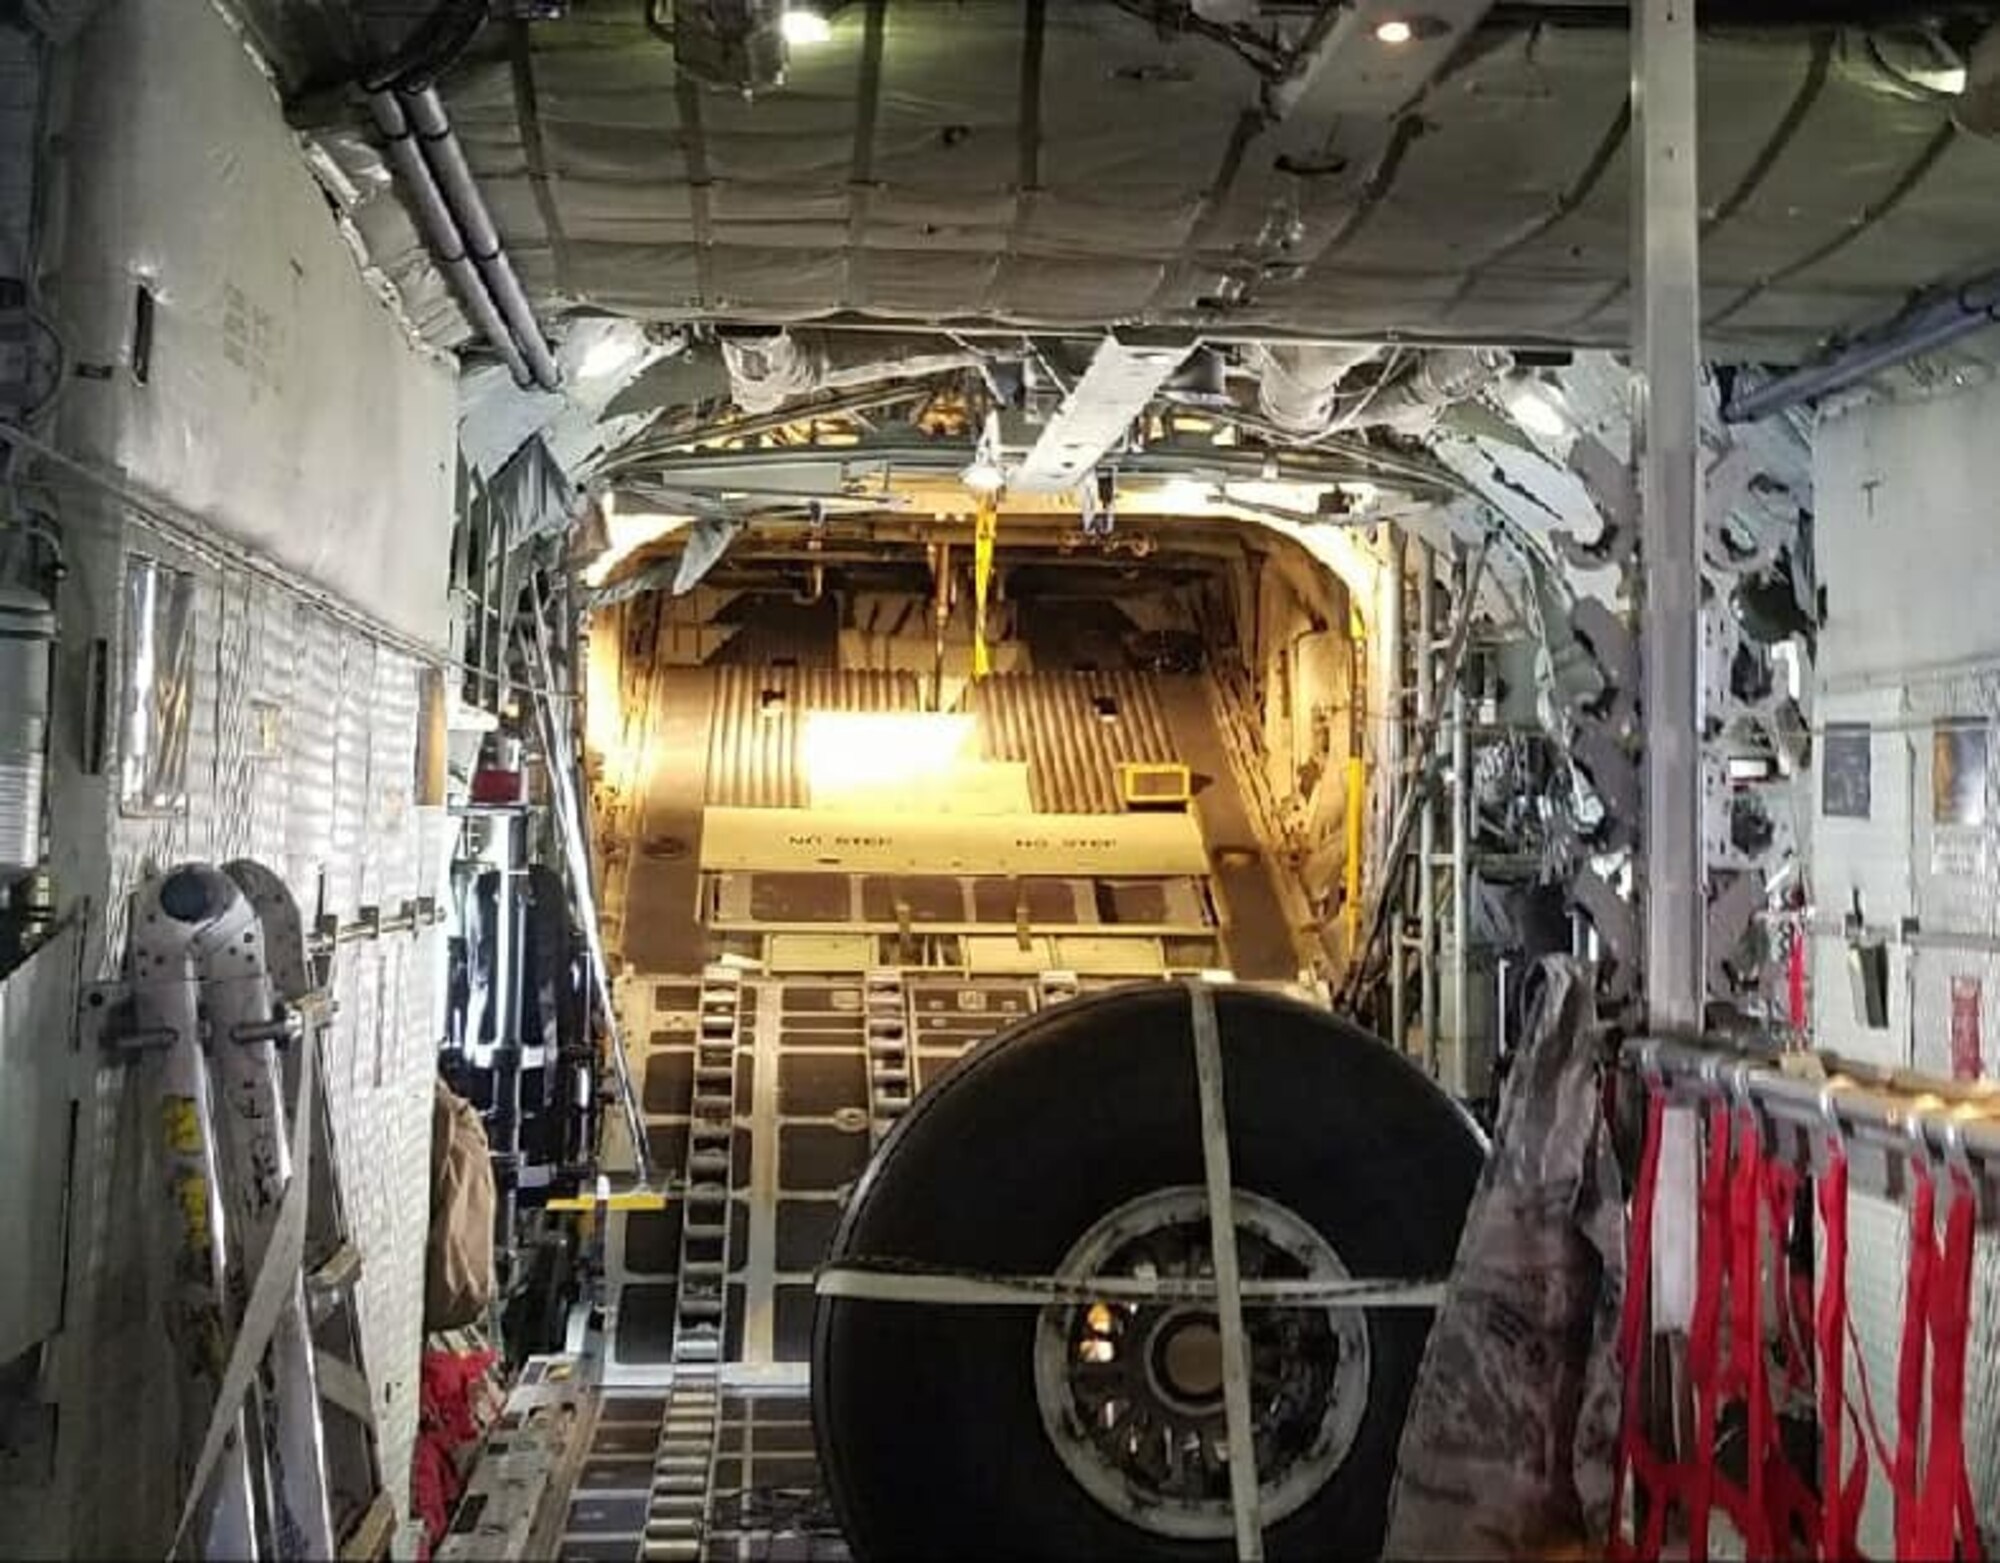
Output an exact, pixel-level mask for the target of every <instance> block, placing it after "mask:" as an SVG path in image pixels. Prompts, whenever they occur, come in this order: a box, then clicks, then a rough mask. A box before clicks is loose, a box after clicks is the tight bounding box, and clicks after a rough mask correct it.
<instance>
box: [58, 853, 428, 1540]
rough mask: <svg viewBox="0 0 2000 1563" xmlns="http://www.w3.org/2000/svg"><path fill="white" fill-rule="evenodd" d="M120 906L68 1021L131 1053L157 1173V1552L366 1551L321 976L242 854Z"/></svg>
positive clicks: (371, 1467)
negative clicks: (162, 1533)
mask: <svg viewBox="0 0 2000 1563" xmlns="http://www.w3.org/2000/svg"><path fill="white" fill-rule="evenodd" d="M132 906H133V915H132V929H133V932H132V934H131V936H130V941H129V945H128V948H127V951H126V957H125V976H124V978H123V980H122V981H119V982H112V983H100V984H96V985H94V986H93V987H92V988H91V989H89V990H88V991H87V992H86V994H85V1004H84V1009H83V1022H84V1032H83V1034H84V1036H85V1037H86V1038H88V1039H91V1040H94V1041H95V1043H97V1044H98V1045H101V1046H104V1047H108V1048H112V1049H115V1050H116V1051H117V1052H119V1053H121V1054H123V1055H125V1056H127V1057H129V1058H131V1059H133V1060H135V1061H136V1062H137V1063H138V1064H139V1066H140V1067H141V1069H142V1071H143V1073H142V1080H141V1085H140V1089H141V1090H142V1091H144V1092H146V1093H147V1094H149V1095H151V1096H153V1097H154V1098H155V1099H156V1100H155V1103H154V1106H155V1110H156V1112H157V1115H158V1120H159V1125H160V1128H159V1130H158V1131H157V1132H159V1133H160V1134H161V1140H160V1142H159V1153H160V1154H161V1156H162V1158H163V1161H164V1164H165V1165H166V1166H167V1167H168V1169H169V1170H170V1173H171V1177H170V1179H169V1180H168V1181H167V1199H166V1202H165V1210H164V1211H163V1212H162V1214H163V1215H164V1216H165V1218H166V1220H167V1221H168V1222H169V1225H170V1231H171V1233H172V1236H171V1237H170V1238H169V1239H168V1240H167V1241H166V1242H165V1243H163V1245H162V1247H163V1249H167V1250H170V1257H165V1256H163V1259H164V1262H165V1263H167V1264H169V1265H170V1266H171V1279H170V1280H169V1281H167V1283H166V1284H168V1285H170V1286H171V1287H172V1288H173V1298H174V1312H173V1314H172V1318H171V1322H170V1325H169V1329H170V1331H171V1332H172V1334H173V1339H174V1345H175V1361H176V1366H177V1369H178V1371H179V1372H180V1374H181V1380H182V1396H183V1403H182V1405H181V1408H180V1410H181V1418H182V1426H181V1434H182V1444H181V1447H180V1449H179V1451H178V1458H179V1460H180V1461H181V1462H182V1463H183V1466H184V1471H183V1486H184V1502H183V1508H182V1512H181V1520H180V1524H179V1527H178V1530H177V1533H176V1537H175V1542H174V1545H173V1546H172V1548H170V1550H171V1551H172V1552H173V1553H174V1555H176V1556H195V1557H229V1558H245V1559H253V1560H255V1559H267V1558H280V1557H299V1556H310V1557H321V1556H334V1555H338V1556H341V1557H345V1558H378V1557H382V1556H385V1555H386V1553H387V1550H388V1546H389V1542H390V1540H391V1535H392V1532H393V1530H394V1528H395V1513H394V1508H393V1506H392V1504H391V1503H390V1500H389V1498H388V1495H387V1493H386V1491H385V1490H384V1484H383V1481H382V1471H381V1463H380V1452H379V1446H378V1443H377V1435H376V1425H375V1416H374V1397H373V1394H372V1393H371V1391H370V1381H369V1378H368V1374H367V1369H366V1364H365V1363H364V1361H363V1360H362V1354H361V1329H360V1317H359V1310H358V1308H357V1306H356V1297H355V1293H354V1287H355V1283H356V1282H357V1281H358V1280H359V1278H360V1273H361V1256H360V1252H359V1249H358V1248H357V1247H356V1245H355V1243H354V1242H353V1240H352V1237H351V1233H350V1229H349V1226H348V1221H347V1214H346V1211H345V1209H344V1206H343V1203H342V1199H341V1192H340V1186H339V1163H338V1158H337V1157H336V1155H335V1146H334V1128H333V1121H332V1117H331V1114H330V1112H329V1109H328V1104H327V1100H326V1096H325V1093H324V1092H323V1091H319V1090H312V1089H309V1082H308V1080H307V1079H306V1074H307V1072H310V1073H311V1074H312V1075H313V1076H321V1075H323V1074H324V1070H323V1068H322V1067H320V1066H321V1064H322V1063H323V1058H322V1052H323V1049H322V1033H323V1032H324V1031H325V1030H326V1028H327V1025H328V1023H329V1021H330V1019H331V1016H332V1013H333V1010H332V1005H331V1003H330V1001H329V1000H328V998H327V977H326V973H325V972H324V971H322V970H319V969H317V968H316V966H315V963H314V961H313V960H312V959H311V957H310V955H309V952H308V949H307V944H306V938H305V932H304V929H303V926H302V923H301V920H300V917H299V912H298V906H297V904H296V902H295V901H294V900H293V899H292V896H291V894H290V892H289V890H288V889H287V888H286V886H285V884H284V881H283V880H282V879H280V878H279V877H278V876H277V875H276V874H275V873H273V872H272V871H271V870H269V869H267V868H265V867H263V866H262V865H261V864H258V863H254V862H250V861H247V860H239V861H237V862H232V863H229V864H226V865H225V866H224V867H223V868H221V869H217V868H214V867H212V866H209V865H206V864H183V865H181V866H180V867H178V868H176V869H174V870H173V871H172V872H170V873H168V874H165V875H160V876H156V877H154V878H152V879H149V880H147V881H146V882H145V883H144V884H142V885H141V886H140V887H139V889H137V890H136V891H134V892H133V896H132ZM308 1099H309V1100H308ZM301 1108H303V1109H304V1110H305V1111H306V1112H307V1113H308V1114H309V1116H307V1117H306V1118H305V1119H303V1120H301V1119H300V1117H299V1112H300V1110H301ZM301 1180H303V1182H302V1181H301Z"/></svg>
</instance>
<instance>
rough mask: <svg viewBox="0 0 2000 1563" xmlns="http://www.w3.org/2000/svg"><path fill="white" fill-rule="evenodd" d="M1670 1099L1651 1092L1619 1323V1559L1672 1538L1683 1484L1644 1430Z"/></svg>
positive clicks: (1614, 1524) (1650, 1551)
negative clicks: (1630, 1527)
mask: <svg viewBox="0 0 2000 1563" xmlns="http://www.w3.org/2000/svg"><path fill="white" fill-rule="evenodd" d="M1666 1109H1667V1102H1666V1097H1665V1096H1664V1095H1663V1094H1662V1093H1661V1092H1659V1091H1657V1090H1649V1091H1648V1092H1647V1097H1646V1132H1645V1138H1644V1140H1643V1141H1642V1142H1641V1146H1640V1150H1639V1169H1638V1176H1637V1178H1636V1180H1635V1181H1634V1184H1633V1188H1632V1218H1631V1227H1630V1229H1629V1231H1628V1232H1627V1234H1626V1271H1625V1313H1624V1317H1623V1318H1622V1319H1621V1320H1620V1321H1619V1329H1618V1356H1619V1360H1620V1362H1621V1364H1622V1365H1623V1367H1624V1370H1625V1405H1624V1408H1623V1411H1622V1414H1621V1416H1620V1419H1619V1420H1620V1426H1619V1430H1618V1450H1617V1456H1616V1459H1615V1460H1614V1462H1613V1465H1612V1477H1611V1536H1610V1540H1609V1542H1608V1544H1607V1548H1606V1550H1607V1552H1608V1553H1609V1554H1610V1556H1612V1557H1614V1558H1618V1559H1627V1560H1630V1559H1653V1558H1657V1557H1659V1555H1660V1548H1661V1544H1662V1543H1663V1542H1664V1540H1665V1538H1666V1523H1667V1509H1668V1507H1669V1506H1670V1504H1671V1503H1672V1501H1673V1497H1674V1493H1675V1489H1676V1487H1677V1485H1678V1480H1677V1478H1678V1473H1677V1472H1676V1471H1675V1469H1674V1467H1672V1466H1671V1465H1669V1464H1668V1463H1667V1462H1666V1461H1663V1460H1662V1459H1660V1457H1659V1455H1658V1453H1657V1452H1656V1451H1655V1450H1654V1449H1653V1447H1652V1443H1651V1441H1650V1440H1649V1439H1648V1438H1647V1437H1646V1435H1645V1431H1644V1407H1643V1406H1642V1405H1641V1403H1640V1396H1641V1390H1642V1388H1643V1383H1644V1368H1645V1356H1646V1340H1647V1330H1646V1326H1647V1322H1648V1321H1647V1311H1648V1300H1649V1294H1650V1292H1651V1290H1652V1273H1653V1268H1652V1267H1653V1208H1654V1203H1655V1200H1656V1198H1657V1196H1658V1192H1659V1183H1660V1136H1661V1133H1662V1131H1663V1128H1664V1126H1665V1123H1666ZM1628 1480H1629V1482H1630V1484H1631V1487H1632V1490H1633V1495H1634V1499H1635V1502H1636V1501H1637V1499H1638V1496H1639V1495H1640V1494H1641V1493H1643V1494H1644V1497H1645V1511H1646V1520H1645V1529H1644V1531H1643V1532H1642V1534H1641V1535H1640V1538H1639V1541H1638V1544H1637V1545H1636V1546H1633V1545H1631V1544H1628V1543H1627V1542H1626V1540H1625V1492H1626V1486H1627V1482H1628Z"/></svg>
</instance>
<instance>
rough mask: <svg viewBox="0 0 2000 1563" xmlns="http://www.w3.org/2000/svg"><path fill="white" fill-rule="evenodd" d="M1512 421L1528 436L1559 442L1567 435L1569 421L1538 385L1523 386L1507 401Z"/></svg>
mask: <svg viewBox="0 0 2000 1563" xmlns="http://www.w3.org/2000/svg"><path fill="white" fill-rule="evenodd" d="M1507 410H1508V411H1509V412H1511V413H1512V414H1513V415H1514V421H1515V422H1516V423H1518V424H1519V425H1520V426H1521V427H1522V428H1523V429H1525V430H1526V431H1527V432H1528V433H1530V434H1539V435H1540V436H1541V437H1542V438H1543V439H1546V440H1559V439H1561V438H1562V437H1563V436H1564V435H1565V434H1567V433H1569V419H1568V417H1567V416H1565V415H1564V413H1563V410H1562V409H1561V408H1560V407H1558V406H1557V405H1556V404H1555V400H1554V398H1553V397H1551V396H1550V395H1549V393H1548V392H1547V391H1546V390H1544V389H1543V388H1542V387H1541V386H1539V385H1524V386H1521V387H1520V388H1519V389H1517V390H1516V391H1515V392H1514V394H1513V395H1512V396H1511V397H1509V398H1508V400H1507Z"/></svg>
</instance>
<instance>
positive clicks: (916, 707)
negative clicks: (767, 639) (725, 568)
mask: <svg viewBox="0 0 2000 1563" xmlns="http://www.w3.org/2000/svg"><path fill="white" fill-rule="evenodd" d="M715 677H716V696H715V723H714V726H713V727H712V728H711V729H710V737H709V750H708V802H709V803H710V804H711V805H713V806H716V807H724V808H741V809H797V808H804V807H805V806H806V803H807V801H808V800H807V792H806V778H805V768H804V765H803V762H802V759H801V755H800V747H799V738H800V734H801V732H802V730H803V726H804V718H805V716H806V714H807V713H808V712H811V711H920V710H922V709H923V685H922V682H921V681H920V680H919V679H918V678H917V677H916V675H915V674H911V673H891V672H882V671H877V670H874V669H862V668H794V667H777V668H774V667H718V668H717V669H716V670H715ZM767 691H775V692H778V693H781V694H782V695H783V696H784V699H783V701H782V702H781V703H779V704H777V705H775V706H774V707H773V713H774V714H771V715H766V714H765V708H764V695H765V693H766V692H767Z"/></svg>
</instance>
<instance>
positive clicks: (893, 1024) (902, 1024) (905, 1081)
mask: <svg viewBox="0 0 2000 1563" xmlns="http://www.w3.org/2000/svg"><path fill="white" fill-rule="evenodd" d="M862 1004H863V1009H862V1013H863V1019H864V1023H865V1025H866V1026H867V1039H868V1143H869V1144H870V1145H871V1146H875V1145H880V1144H881V1143H882V1140H883V1137H884V1136H885V1135H887V1134H888V1132H889V1131H890V1130H891V1129H893V1128H894V1127H895V1126H896V1120H897V1119H898V1118H900V1117H902V1116H903V1114H904V1113H906V1112H908V1111H909V1110H910V1103H911V1101H912V1100H914V1098H915V1095H916V1071H915V1067H914V1062H913V1060H912V1059H911V1057H910V1009H909V1004H908V1002H907V1000H906V999H905V997H904V993H903V972H902V968H901V967H898V966H881V967H877V968H876V969H875V970H873V971H871V972H869V973H868V974H867V975H866V976H865V977H864V978H863V979H862Z"/></svg>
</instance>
